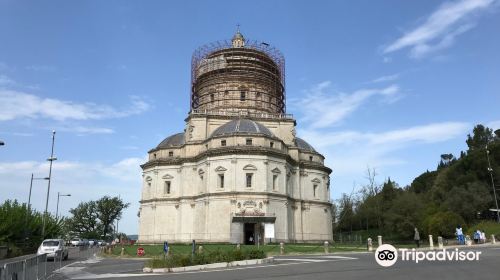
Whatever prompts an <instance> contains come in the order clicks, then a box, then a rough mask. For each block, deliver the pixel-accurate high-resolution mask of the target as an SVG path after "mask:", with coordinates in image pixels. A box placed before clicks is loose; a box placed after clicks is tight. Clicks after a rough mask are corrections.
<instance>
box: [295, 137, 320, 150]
mask: <svg viewBox="0 0 500 280" xmlns="http://www.w3.org/2000/svg"><path fill="white" fill-rule="evenodd" d="M295 145H296V146H297V148H299V150H305V151H308V152H313V153H316V150H315V149H314V148H313V146H311V145H310V144H309V143H307V142H306V141H304V140H303V139H301V138H299V137H295Z"/></svg>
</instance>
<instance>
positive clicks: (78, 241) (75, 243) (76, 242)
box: [71, 238, 83, 246]
mask: <svg viewBox="0 0 500 280" xmlns="http://www.w3.org/2000/svg"><path fill="white" fill-rule="evenodd" d="M71 245H73V246H83V239H80V238H73V239H71Z"/></svg>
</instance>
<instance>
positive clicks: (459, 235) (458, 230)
mask: <svg viewBox="0 0 500 280" xmlns="http://www.w3.org/2000/svg"><path fill="white" fill-rule="evenodd" d="M455 235H456V236H457V240H458V244H459V245H464V244H465V240H464V232H463V230H462V227H461V226H460V225H458V226H457V228H456V229H455Z"/></svg>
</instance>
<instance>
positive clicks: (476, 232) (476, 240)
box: [474, 230, 481, 244]
mask: <svg viewBox="0 0 500 280" xmlns="http://www.w3.org/2000/svg"><path fill="white" fill-rule="evenodd" d="M479 239H481V232H480V231H479V230H476V231H475V232H474V243H476V244H479Z"/></svg>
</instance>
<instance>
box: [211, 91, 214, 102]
mask: <svg viewBox="0 0 500 280" xmlns="http://www.w3.org/2000/svg"><path fill="white" fill-rule="evenodd" d="M210 101H211V102H214V94H213V93H211V94H210Z"/></svg>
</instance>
